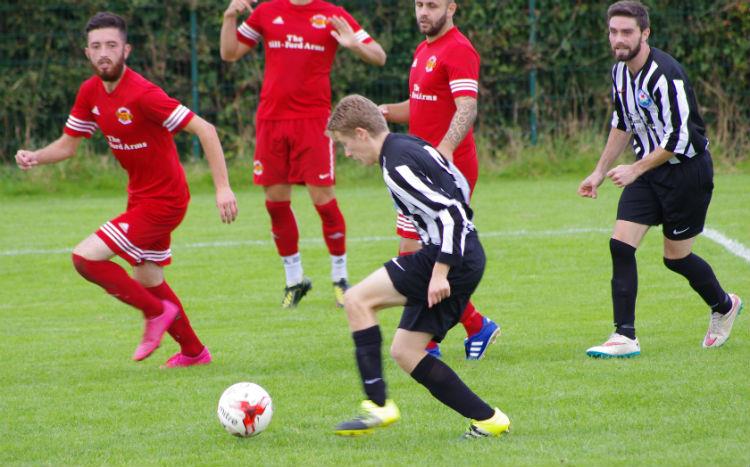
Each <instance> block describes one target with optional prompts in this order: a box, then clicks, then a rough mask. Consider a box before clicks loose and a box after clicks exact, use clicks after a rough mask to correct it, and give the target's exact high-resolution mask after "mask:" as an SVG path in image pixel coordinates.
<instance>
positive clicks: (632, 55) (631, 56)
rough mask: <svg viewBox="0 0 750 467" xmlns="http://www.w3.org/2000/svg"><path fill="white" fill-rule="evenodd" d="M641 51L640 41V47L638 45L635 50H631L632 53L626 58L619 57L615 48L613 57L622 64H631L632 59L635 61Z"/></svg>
mask: <svg viewBox="0 0 750 467" xmlns="http://www.w3.org/2000/svg"><path fill="white" fill-rule="evenodd" d="M640 51H641V41H640V40H639V41H638V45H636V46H635V48H633V49H630V52H629V53H627V54H626V55H624V56H619V55H617V50H615V48H614V47H613V48H612V55H614V56H615V59H616V60H618V61H620V62H629V61H631V60H632V59H634V58H635V57H636V56H637V55H638V54H639V53H640Z"/></svg>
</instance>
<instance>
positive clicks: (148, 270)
mask: <svg viewBox="0 0 750 467" xmlns="http://www.w3.org/2000/svg"><path fill="white" fill-rule="evenodd" d="M133 278H134V279H135V280H137V281H138V282H139V283H141V285H143V286H144V287H146V290H148V291H149V292H150V293H151V294H152V295H153V296H155V297H156V298H158V299H160V300H166V301H168V302H170V303H172V304H174V305H176V306H177V308H178V312H179V313H178V314H177V316H176V317H175V319H174V321H173V322H172V324H171V325H170V326H169V328H168V329H167V332H168V333H169V335H170V336H172V338H173V339H174V340H175V341H176V342H177V343H178V344H179V345H180V351H179V352H177V353H176V354H175V355H173V356H172V357H171V358H170V359H169V360H167V362H166V364H165V365H164V366H165V367H167V368H174V367H182V366H193V365H202V364H207V363H211V353H210V352H209V351H208V348H207V347H205V346H204V345H203V343H202V342H201V341H200V339H199V338H198V336H197V335H196V334H195V331H194V330H193V327H192V326H191V325H190V320H189V319H188V317H187V314H186V313H185V309H184V308H183V306H182V302H181V301H180V299H179V297H178V296H177V294H175V293H174V291H173V290H172V288H171V287H170V286H169V284H168V283H167V281H166V280H165V279H164V270H163V268H162V267H161V266H159V265H158V264H156V263H154V262H151V261H146V262H144V263H143V264H141V265H138V266H135V267H134V268H133Z"/></svg>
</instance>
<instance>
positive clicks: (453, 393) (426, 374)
mask: <svg viewBox="0 0 750 467" xmlns="http://www.w3.org/2000/svg"><path fill="white" fill-rule="evenodd" d="M411 377H412V378H414V379H415V380H417V382H418V383H419V384H421V385H423V386H424V387H426V388H427V389H428V390H429V391H430V392H431V393H432V395H433V396H435V398H436V399H437V400H439V401H440V402H442V403H443V404H445V405H447V406H448V407H450V408H451V409H453V410H455V411H456V412H458V413H460V414H461V415H463V416H464V417H466V418H473V419H474V420H487V419H488V418H491V417H492V416H493V415H495V409H493V408H492V407H490V406H489V405H487V403H486V402H484V401H483V400H482V399H480V398H479V396H477V395H476V394H474V392H473V391H472V390H471V389H469V388H468V387H467V386H466V384H464V382H463V381H461V378H459V377H458V375H457V374H456V373H454V372H453V370H451V369H450V367H449V366H448V365H446V364H445V363H443V362H441V361H440V360H438V359H437V358H435V357H433V356H432V355H425V357H424V358H423V359H422V360H420V361H419V363H418V364H417V366H416V367H415V368H414V370H413V371H412V372H411Z"/></svg>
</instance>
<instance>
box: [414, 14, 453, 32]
mask: <svg viewBox="0 0 750 467" xmlns="http://www.w3.org/2000/svg"><path fill="white" fill-rule="evenodd" d="M446 21H448V10H447V9H446V10H445V13H444V14H443V16H442V17H440V18H438V20H437V21H435V22H434V23H432V25H430V26H429V29H427V30H426V31H423V30H422V23H421V22H420V21H419V18H417V27H418V28H419V31H420V32H421V33H422V34H424V35H425V36H427V37H435V36H437V35H438V34H439V33H440V31H442V29H443V26H445V22H446Z"/></svg>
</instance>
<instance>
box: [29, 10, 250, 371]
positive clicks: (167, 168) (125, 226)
mask: <svg viewBox="0 0 750 467" xmlns="http://www.w3.org/2000/svg"><path fill="white" fill-rule="evenodd" d="M86 39H87V45H86V57H88V59H89V60H90V62H91V67H92V68H93V70H94V74H95V75H94V76H92V77H91V78H89V79H88V80H86V81H85V82H84V83H83V84H82V85H81V87H80V89H79V91H78V96H77V97H76V101H75V104H74V105H73V109H72V110H71V112H70V116H69V117H68V121H67V123H66V124H65V128H64V131H63V135H62V136H61V137H60V138H59V139H58V140H57V141H55V142H53V143H51V144H49V145H48V146H46V147H44V148H42V149H39V150H37V151H28V150H23V149H22V150H19V151H18V152H17V153H16V162H17V164H18V166H19V167H20V168H21V169H23V170H28V169H30V168H32V167H34V166H36V165H41V164H52V163H55V162H59V161H62V160H64V159H68V158H70V157H72V156H74V155H75V153H76V150H77V148H78V145H79V143H80V142H81V138H84V137H85V138H90V137H91V135H93V134H94V132H95V131H96V129H97V128H99V129H100V130H101V131H102V133H103V134H104V136H105V138H106V139H107V142H108V143H109V146H110V148H111V150H112V154H114V156H115V157H116V158H117V160H118V162H119V163H120V165H122V167H123V168H124V169H125V170H126V171H127V173H128V178H129V182H128V205H127V210H126V211H125V212H124V213H122V214H120V215H119V216H117V217H115V218H114V219H112V220H110V221H109V222H106V223H105V224H104V225H102V226H101V227H100V228H99V230H97V231H96V232H95V233H94V234H92V235H90V236H89V237H88V238H86V239H85V240H83V241H82V242H81V243H79V244H78V245H77V246H76V247H75V249H74V250H73V264H74V266H75V268H76V270H78V272H79V273H80V274H81V275H82V276H83V277H84V278H85V279H87V280H89V281H91V282H93V283H95V284H98V285H99V286H101V287H102V288H104V290H106V291H107V292H108V293H109V294H111V295H113V296H114V297H116V298H117V299H119V300H121V301H123V302H125V303H127V304H129V305H132V306H134V307H135V308H138V309H139V310H141V311H142V312H143V316H144V318H145V330H144V333H143V339H142V341H141V343H140V344H139V345H138V348H137V349H136V350H135V353H134V354H133V359H134V360H143V359H144V358H146V357H148V356H149V355H151V353H152V352H153V351H154V350H156V349H157V347H159V344H160V343H161V339H162V337H163V335H164V333H165V332H168V333H169V334H170V335H171V336H172V337H173V338H174V339H175V340H176V341H177V342H178V343H179V345H180V351H179V352H178V353H176V354H175V355H174V356H172V357H171V358H170V359H169V360H167V362H166V364H165V365H164V366H165V367H168V368H172V367H182V366H192V365H200V364H206V363H210V362H211V354H210V353H209V351H208V348H206V347H205V346H204V345H203V344H202V343H201V341H200V340H199V339H198V337H197V336H196V335H195V332H194V331H193V328H192V327H191V326H190V321H189V320H188V317H187V315H186V314H185V311H184V310H183V308H182V305H181V303H180V299H179V298H178V297H177V295H175V293H174V292H173V291H172V289H171V288H170V287H169V285H168V284H167V283H166V282H165V280H164V271H163V268H164V266H166V265H168V264H169V263H170V262H171V257H172V253H171V250H170V248H169V247H170V234H171V232H172V231H173V230H174V229H176V228H177V226H178V225H180V222H181V221H182V219H183V217H184V216H185V212H186V211H187V206H188V202H189V200H190V193H189V191H188V186H187V182H186V181H185V172H184V171H183V169H182V166H181V165H180V160H179V156H178V155H177V149H176V147H175V144H174V140H173V138H172V135H173V134H175V133H177V132H179V131H180V130H183V129H184V130H187V131H188V132H190V133H193V134H195V135H197V136H198V138H199V139H200V142H201V145H202V146H203V150H204V152H205V154H206V159H207V160H208V164H209V166H210V168H211V174H212V175H213V180H214V185H215V187H216V205H217V207H218V208H219V214H220V216H221V220H222V221H223V222H225V223H230V222H232V221H234V219H235V218H236V216H237V202H236V200H235V197H234V193H232V189H231V187H230V186H229V178H228V176H227V169H226V165H225V163H224V153H223V151H222V148H221V143H220V142H219V138H218V136H217V134H216V130H215V128H214V127H213V125H211V124H210V123H208V122H206V121H205V120H203V119H202V118H200V117H199V116H197V115H195V114H194V113H193V112H191V111H190V110H189V109H188V108H187V107H185V106H183V105H181V104H180V103H179V102H178V101H177V100H175V99H172V98H171V97H169V96H168V95H167V94H166V93H165V92H164V91H163V90H162V89H161V88H159V87H158V86H156V85H155V84H153V83H151V82H149V81H147V80H146V79H145V78H143V77H142V76H141V75H139V74H138V73H136V72H135V71H133V70H131V69H130V68H128V67H127V66H126V65H125V60H126V59H127V57H128V55H129V54H130V50H131V46H130V44H128V43H127V26H126V24H125V21H124V20H123V19H122V18H121V17H119V16H117V15H115V14H112V13H108V12H105V13H101V12H100V13H97V14H96V15H94V16H93V17H92V18H91V19H90V20H89V22H88V24H87V25H86ZM115 255H117V256H119V257H121V258H122V259H124V260H125V261H127V262H128V263H130V264H131V265H132V266H133V276H132V277H131V276H129V275H128V273H127V272H126V271H125V270H124V269H123V268H122V267H120V266H119V265H118V264H116V263H114V262H112V261H110V260H111V259H112V257H114V256H115Z"/></svg>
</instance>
